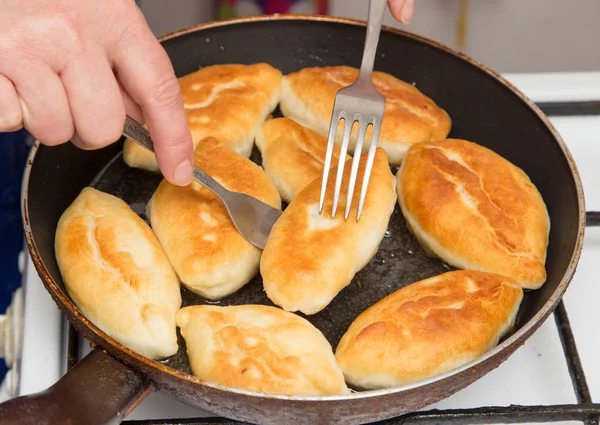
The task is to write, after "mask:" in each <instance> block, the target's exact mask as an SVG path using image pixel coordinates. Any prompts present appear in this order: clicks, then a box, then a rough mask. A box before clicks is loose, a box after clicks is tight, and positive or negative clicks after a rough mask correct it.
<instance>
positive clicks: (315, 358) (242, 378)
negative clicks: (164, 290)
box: [177, 305, 350, 395]
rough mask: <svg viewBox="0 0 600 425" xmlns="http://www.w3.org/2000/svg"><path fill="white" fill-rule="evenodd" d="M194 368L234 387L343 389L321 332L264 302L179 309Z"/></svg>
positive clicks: (293, 391)
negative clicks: (262, 303)
mask: <svg viewBox="0 0 600 425" xmlns="http://www.w3.org/2000/svg"><path fill="white" fill-rule="evenodd" d="M177 326H179V328H180V329H181V335H182V336H183V338H184V339H185V342H186V346H187V353H188V357H189V359H190V365H191V368H192V373H193V374H194V375H195V376H197V377H198V378H200V379H203V380H205V381H211V382H216V383H219V384H222V385H227V386H230V387H235V388H243V389H246V390H251V391H260V392H264V393H272V394H287V395H332V394H347V393H349V392H350V391H349V389H348V387H347V386H346V383H345V382H344V376H343V375H342V373H341V372H340V370H339V368H338V366H337V364H336V362H335V357H334V355H333V350H332V348H331V345H330V344H329V342H328V341H327V340H326V339H325V337H324V336H323V334H322V333H321V332H320V331H319V330H318V329H317V328H315V327H314V326H313V325H312V324H311V323H310V322H309V321H307V320H306V319H303V318H301V317H300V316H297V315H295V314H293V313H289V312H286V311H283V310H281V309H279V308H276V307H270V306H264V305H240V306H229V307H219V306H208V305H197V306H192V307H186V308H183V309H181V310H179V312H178V313H177Z"/></svg>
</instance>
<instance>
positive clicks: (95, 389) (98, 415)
mask: <svg viewBox="0 0 600 425" xmlns="http://www.w3.org/2000/svg"><path fill="white" fill-rule="evenodd" d="M151 388H152V387H151V384H150V382H149V381H148V380H147V379H146V378H144V377H143V376H142V375H140V374H139V373H138V372H135V371H133V370H132V369H130V368H128V367H127V366H125V365H124V364H123V363H121V362H120V361H119V360H117V359H115V358H114V357H111V356H110V355H108V354H106V353H104V352H103V351H100V350H99V349H95V350H93V351H92V352H91V353H90V354H88V355H87V356H86V357H85V358H83V359H82V360H81V361H80V362H79V363H77V364H76V365H75V366H73V368H72V369H71V370H70V371H69V372H67V373H66V374H65V375H64V376H63V377H62V378H61V379H60V380H59V381H58V382H57V383H56V384H54V385H53V386H51V387H50V388H48V389H47V390H45V391H42V392H39V393H36V394H32V395H27V396H22V397H18V398H14V399H11V400H9V401H7V402H5V403H2V404H0V424H2V425H57V424H71V425H116V424H119V423H121V421H123V419H124V418H125V417H126V416H127V414H128V413H130V412H131V410H133V408H135V406H136V405H137V403H138V402H139V401H141V400H142V399H143V398H144V397H145V396H146V395H147V394H148V393H149V392H150V391H151Z"/></svg>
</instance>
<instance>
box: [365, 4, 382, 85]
mask: <svg viewBox="0 0 600 425" xmlns="http://www.w3.org/2000/svg"><path fill="white" fill-rule="evenodd" d="M386 7H387V0H370V1H369V22H368V24H367V38H366V40H365V51H364V53H363V58H362V64H361V66H360V74H359V78H368V79H371V74H372V73H373V66H374V65H375V54H376V53H377V44H378V43H379V33H380V32H381V24H382V23H383V16H384V15H385V9H386Z"/></svg>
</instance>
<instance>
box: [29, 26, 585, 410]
mask: <svg viewBox="0 0 600 425" xmlns="http://www.w3.org/2000/svg"><path fill="white" fill-rule="evenodd" d="M278 20H279V21H281V20H289V21H292V20H297V21H317V22H327V23H339V24H347V25H355V26H362V27H366V22H365V21H362V20H357V19H349V18H339V17H331V16H325V15H295V14H274V15H262V16H250V17H241V18H232V19H227V20H223V21H211V22H207V23H202V24H198V25H193V26H190V27H187V28H183V29H180V30H177V31H173V32H171V33H168V34H165V35H164V36H161V37H159V38H158V40H159V42H161V43H162V42H164V41H168V40H171V39H173V38H176V37H179V36H182V35H185V34H188V33H193V32H196V31H200V30H204V29H210V28H215V27H222V26H226V25H235V24H244V23H252V22H267V21H278ZM382 31H386V32H389V33H392V34H397V35H400V36H403V37H407V38H412V39H414V40H416V41H418V42H420V43H423V44H427V45H429V46H431V47H434V48H436V49H438V50H442V51H444V52H446V53H448V54H451V55H453V56H455V57H457V58H459V59H462V60H463V61H466V62H468V63H469V64H470V65H472V66H474V67H476V68H477V69H478V70H480V71H483V72H485V73H486V74H488V75H489V76H490V77H492V78H493V79H495V80H496V82H498V83H500V84H502V85H503V86H504V87H505V88H507V89H508V90H510V91H511V92H512V93H513V94H514V95H516V96H517V97H518V98H519V99H520V100H521V101H523V102H524V103H525V104H526V105H527V106H528V107H529V108H530V109H531V110H532V111H533V112H535V114H536V115H537V116H538V118H539V119H540V120H541V121H542V122H543V123H544V125H545V126H546V128H547V129H548V130H549V131H550V132H551V133H552V136H553V137H554V139H555V141H556V142H557V143H558V146H559V147H560V149H561V151H562V153H563V155H564V156H565V159H566V160H567V162H568V164H569V168H570V170H571V174H572V176H573V181H574V183H575V187H576V192H577V199H578V208H579V220H578V229H577V240H576V242H575V248H574V250H573V254H572V255H571V259H570V261H569V265H568V266H567V268H566V270H565V272H564V274H563V277H562V278H561V280H560V282H559V283H558V285H557V288H556V290H555V291H554V292H553V293H552V295H551V296H550V298H549V299H548V301H546V303H545V304H544V305H543V306H542V308H540V309H539V310H538V312H537V313H536V314H535V315H534V316H533V317H532V318H531V319H530V320H529V321H527V322H526V323H525V324H523V326H521V328H520V329H519V330H517V331H516V332H515V333H514V334H513V335H511V336H510V337H509V338H507V339H506V340H504V341H503V342H502V343H500V344H498V345H497V346H496V347H494V348H493V349H491V350H489V351H488V352H487V353H485V354H483V355H482V356H480V357H478V358H477V359H474V360H472V361H470V362H468V363H466V364H464V365H462V366H460V367H458V368H456V369H453V370H451V371H448V372H446V373H443V374H440V375H436V376H434V377H431V378H427V379H423V380H420V381H416V382H412V383H410V384H405V385H401V386H396V387H391V388H384V389H377V390H367V391H360V392H353V393H351V394H344V395H328V396H298V395H283V394H272V393H264V392H258V391H251V390H246V389H241V388H234V387H229V386H226V385H222V384H218V383H215V382H210V381H204V380H201V379H199V378H197V377H195V376H193V375H190V374H187V373H184V372H181V371H179V370H177V369H173V368H171V367H169V366H167V365H166V364H163V363H160V362H158V361H154V360H150V359H148V358H146V357H144V356H142V355H141V354H138V353H136V352H135V351H133V350H131V349H129V348H127V347H125V346H124V345H123V344H121V343H119V342H118V341H116V340H115V339H113V338H112V337H110V336H109V335H108V334H106V333H105V332H104V331H102V330H101V329H100V328H98V327H97V326H96V325H95V324H93V323H92V322H91V321H89V320H88V319H87V318H86V317H85V316H84V315H83V313H82V312H81V311H80V310H79V308H78V307H77V306H76V305H75V304H74V303H73V302H72V301H71V299H70V298H69V297H68V296H67V294H66V293H64V292H63V291H62V290H61V289H60V287H59V286H58V285H57V283H56V282H55V281H54V279H53V278H52V276H51V275H50V273H49V272H48V270H47V269H46V267H45V265H44V264H43V262H42V260H41V256H40V254H39V250H38V249H37V246H36V243H35V240H34V236H33V234H32V232H31V226H30V222H29V212H28V206H27V197H28V189H29V178H30V174H31V170H32V168H33V164H34V161H35V156H36V153H37V151H38V149H39V147H40V146H41V143H40V142H39V141H37V140H36V141H35V144H34V146H33V147H32V149H31V151H30V153H29V156H28V159H27V163H26V167H25V171H24V175H23V182H22V187H21V200H22V203H21V214H22V221H23V228H24V233H25V241H26V244H27V247H28V249H29V251H30V253H31V255H30V258H31V259H32V262H33V264H34V266H35V268H36V270H37V272H38V274H39V275H40V276H41V277H42V282H43V284H44V286H46V289H48V290H49V292H50V295H52V297H53V298H54V300H55V301H56V300H57V299H58V300H59V301H60V303H62V304H63V307H64V308H68V309H69V310H70V311H71V313H72V314H73V315H74V316H75V317H77V319H78V320H79V321H80V322H81V323H82V324H83V325H85V326H86V327H87V328H88V329H89V330H90V331H92V332H93V333H94V334H95V335H96V337H97V338H98V339H99V340H101V341H102V343H101V344H100V346H103V345H104V344H106V345H108V346H110V347H111V348H112V349H116V350H118V351H119V352H121V353H123V354H124V355H126V356H127V357H130V358H133V359H135V361H136V362H140V363H142V364H144V365H145V366H147V367H150V368H153V369H157V370H158V371H159V372H161V373H165V374H168V375H171V376H174V377H175V378H179V379H183V380H185V381H188V382H190V383H193V384H196V385H199V387H198V388H201V387H202V386H207V387H210V388H213V389H215V390H220V391H224V392H228V393H235V394H238V395H241V396H249V397H254V398H261V399H263V398H268V399H277V400H281V401H292V402H298V401H302V402H304V401H306V402H336V401H351V400H354V399H366V398H371V397H380V396H386V395H391V394H395V393H400V392H405V391H410V390H412V389H415V388H419V387H425V386H427V385H430V384H434V383H437V382H439V381H442V380H444V379H447V378H450V377H452V376H454V375H458V374H460V373H463V372H465V371H467V370H469V369H471V368H473V367H475V366H477V365H479V364H481V363H483V362H485V361H486V360H489V359H490V358H492V357H494V356H496V355H499V354H500V353H501V352H503V351H504V350H505V349H508V348H509V347H511V346H513V345H514V344H518V345H520V344H519V342H520V343H524V342H525V340H526V339H528V338H529V336H530V335H531V333H532V332H533V331H535V329H536V328H538V327H539V326H540V325H541V324H542V323H543V321H544V320H545V319H546V318H547V317H548V316H549V315H550V314H551V313H552V311H553V310H554V309H555V308H556V306H557V304H558V303H559V301H560V299H561V298H562V296H563V295H564V293H565V291H566V289H567V287H568V285H569V284H570V282H571V280H572V279H573V276H574V274H575V270H576V268H577V264H578V262H579V259H580V257H581V251H582V248H583V237H584V233H585V221H586V215H585V214H586V212H585V197H584V192H583V184H582V182H581V177H580V174H579V171H578V169H577V166H576V164H575V161H574V159H573V157H572V155H571V153H570V151H569V149H568V147H567V146H566V144H565V142H564V140H563V138H562V137H561V135H560V134H559V133H558V131H557V130H556V128H555V127H554V126H553V124H552V123H551V122H550V121H549V119H548V117H547V116H546V115H545V114H544V113H543V112H542V111H541V110H540V109H539V108H538V106H537V105H536V104H535V103H534V102H533V101H532V100H530V99H529V98H528V97H527V96H525V95H524V93H522V92H521V91H520V90H518V89H517V88H516V87H514V86H513V85H512V84H511V83H509V82H508V81H507V80H506V79H505V78H503V77H502V76H501V75H500V74H499V73H497V72H496V71H493V70H491V69H489V68H488V67H486V66H485V65H483V64H482V63H480V62H478V61H476V60H475V59H473V58H471V57H470V56H468V55H467V54H465V53H462V52H459V51H456V50H454V49H452V48H450V47H448V46H446V45H443V44H442V43H439V42H437V41H434V40H432V39H429V38H427V37H423V36H420V35H417V34H413V33H410V32H407V31H404V30H401V29H397V28H393V27H390V26H387V25H384V26H383V27H382ZM59 307H60V306H59ZM102 348H103V349H104V350H106V351H108V352H109V353H110V352H111V350H110V349H106V348H105V347H102ZM503 360H504V359H503ZM128 363H129V364H131V363H132V362H131V361H128ZM133 368H134V369H136V370H138V373H141V374H144V375H146V374H145V373H143V372H141V371H140V370H139V368H138V367H137V366H133Z"/></svg>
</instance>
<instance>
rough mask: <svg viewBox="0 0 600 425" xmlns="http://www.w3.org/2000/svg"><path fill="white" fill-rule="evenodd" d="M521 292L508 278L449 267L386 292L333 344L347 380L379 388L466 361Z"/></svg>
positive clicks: (493, 336)
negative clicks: (386, 294) (336, 343)
mask: <svg viewBox="0 0 600 425" xmlns="http://www.w3.org/2000/svg"><path fill="white" fill-rule="evenodd" d="M522 298H523V290H522V288H521V287H520V286H519V285H518V284H517V283H516V282H515V281H514V280H512V279H510V278H508V277H505V276H500V275H496V274H490V273H483V272H478V271H470V270H469V271H462V270H460V271H452V272H447V273H444V274H441V275H438V276H435V277H431V278H429V279H424V280H421V281H419V282H415V283H413V284H410V285H408V286H406V287H404V288H402V289H400V290H398V291H396V292H394V293H392V294H391V295H388V296H387V297H385V298H383V299H382V300H381V301H379V302H378V303H376V304H374V305H373V306H371V307H370V308H368V309H367V310H365V311H364V312H363V313H361V314H360V315H359V316H358V317H357V318H356V319H355V320H354V321H353V322H352V324H351V325H350V327H349V328H348V330H347V331H346V333H345V334H344V336H343V337H342V339H341V340H340V343H339V344H338V347H337V349H336V353H335V356H336V360H337V363H338V365H339V366H340V368H341V369H342V372H343V373H344V376H345V379H346V382H347V383H348V384H349V385H351V386H352V387H354V388H357V389H381V388H389V387H395V386H400V385H405V384H409V383H413V382H416V381H420V380H423V379H427V378H431V377H434V376H437V375H440V374H442V373H445V372H448V371H451V370H454V369H456V368H458V367H460V366H462V365H465V364H467V363H469V362H471V361H473V360H475V359H477V358H478V357H480V356H481V355H483V354H484V353H486V352H487V351H489V350H491V349H492V348H493V347H495V346H496V345H497V344H498V341H499V339H500V338H501V337H502V336H503V335H505V333H506V332H507V331H508V330H509V329H510V328H511V327H512V326H513V324H514V322H515V318H516V315H517V312H518V309H519V305H520V303H521V300H522Z"/></svg>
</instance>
